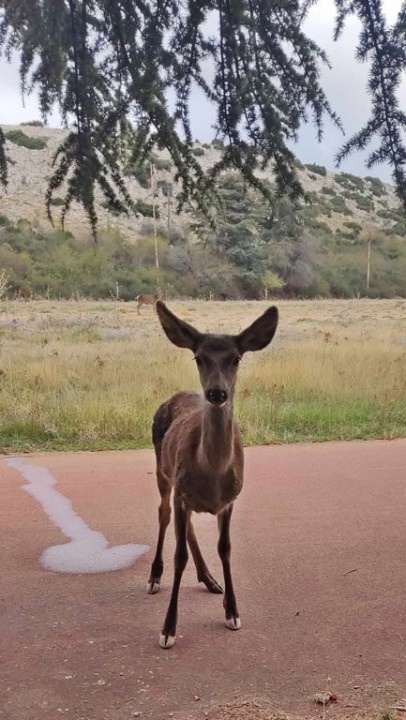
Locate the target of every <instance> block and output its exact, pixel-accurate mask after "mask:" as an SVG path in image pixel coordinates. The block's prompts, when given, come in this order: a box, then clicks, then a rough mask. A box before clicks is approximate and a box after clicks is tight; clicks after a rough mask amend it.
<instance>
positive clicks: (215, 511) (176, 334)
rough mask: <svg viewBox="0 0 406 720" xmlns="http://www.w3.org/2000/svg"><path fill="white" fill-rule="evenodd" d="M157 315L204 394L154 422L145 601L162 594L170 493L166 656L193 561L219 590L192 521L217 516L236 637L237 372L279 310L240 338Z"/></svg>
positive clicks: (177, 401)
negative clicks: (188, 355) (153, 538)
mask: <svg viewBox="0 0 406 720" xmlns="http://www.w3.org/2000/svg"><path fill="white" fill-rule="evenodd" d="M156 312H157V315H158V319H159V322H160V324H161V326H162V329H163V331H164V333H165V334H166V336H167V338H168V339H169V340H170V342H171V343H173V344H174V345H176V346H177V347H179V348H186V349H188V350H191V351H192V353H193V355H194V360H195V361H196V365H197V369H198V372H199V377H200V383H201V386H202V390H203V393H202V394H200V393H196V392H186V391H181V392H177V393H176V394H175V395H173V396H172V397H171V398H169V400H167V401H166V402H164V403H162V404H161V405H160V407H159V408H158V410H157V411H156V413H155V415H154V417H153V422H152V441H153V445H154V449H155V456H156V477H157V484H158V490H159V494H160V497H161V502H160V505H159V511H158V517H159V532H158V541H157V545H156V552H155V557H154V560H153V562H152V565H151V572H150V576H149V580H148V593H150V594H155V593H157V592H158V591H159V590H160V582H161V577H162V574H163V570H164V563H163V546H164V541H165V534H166V530H167V527H168V525H169V522H170V517H171V504H170V501H171V493H172V490H173V491H174V498H173V508H174V521H175V537H176V550H175V558H174V577H173V585H172V592H171V596H170V601H169V606H168V609H167V613H166V617H165V621H164V624H163V628H162V632H161V634H160V636H159V645H160V647H161V648H164V649H167V648H171V647H173V645H174V644H175V642H176V626H177V610H178V596H179V588H180V584H181V580H182V575H183V572H184V569H185V567H186V564H187V561H188V546H189V549H190V551H191V553H192V557H193V560H194V564H195V567H196V572H197V580H198V582H202V583H203V584H204V585H205V586H206V588H207V590H208V591H209V592H211V593H219V594H220V593H221V594H222V593H223V588H222V587H221V585H220V584H219V583H218V582H217V580H215V578H214V577H213V575H212V574H211V572H210V571H209V569H208V567H207V565H206V563H205V561H204V559H203V556H202V554H201V552H200V548H199V545H198V542H197V539H196V535H195V532H194V528H193V524H192V513H193V512H196V513H202V512H207V513H211V514H212V515H215V516H217V520H218V529H219V540H218V546H217V549H218V554H219V556H220V560H221V563H222V568H223V577H224V599H223V607H224V610H225V617H226V623H225V624H226V627H227V628H228V629H230V630H239V629H240V627H241V620H240V615H239V612H238V608H237V602H236V598H235V594H234V588H233V581H232V576H231V565H230V556H231V541H230V521H231V515H232V511H233V505H234V501H235V499H236V498H237V496H238V495H239V494H240V492H241V490H242V486H243V474H244V450H243V443H242V438H241V433H240V430H239V427H238V424H237V422H236V421H235V419H234V416H233V401H234V392H235V386H236V381H237V371H238V366H239V364H240V361H241V359H242V358H243V356H244V354H245V353H246V352H251V351H257V350H262V349H263V348H265V347H266V346H267V345H268V344H269V343H270V342H271V340H272V338H273V336H274V334H275V331H276V328H277V324H278V310H277V308H276V307H270V308H268V309H267V310H266V311H265V312H264V313H263V314H262V315H261V316H260V317H259V318H257V319H256V320H255V321H254V322H253V323H252V324H251V325H250V326H249V327H247V328H246V329H245V330H243V331H242V332H240V333H239V334H238V335H216V334H208V333H202V332H199V331H198V330H197V329H195V328H194V327H193V326H192V325H190V324H189V323H187V322H185V321H184V320H181V319H180V318H178V317H177V316H176V315H174V314H173V313H172V312H171V311H170V310H169V308H168V307H167V306H166V305H165V303H164V302H162V300H158V301H157V303H156Z"/></svg>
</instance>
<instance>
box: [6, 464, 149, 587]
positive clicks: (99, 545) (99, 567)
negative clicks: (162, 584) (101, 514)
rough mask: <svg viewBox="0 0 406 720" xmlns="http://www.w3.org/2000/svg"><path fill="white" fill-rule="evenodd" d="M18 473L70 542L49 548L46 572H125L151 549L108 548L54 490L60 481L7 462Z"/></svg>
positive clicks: (100, 535)
mask: <svg viewBox="0 0 406 720" xmlns="http://www.w3.org/2000/svg"><path fill="white" fill-rule="evenodd" d="M6 464H7V465H8V466H9V467H12V468H14V469H15V470H18V471H19V472H20V474H21V475H22V476H23V478H24V479H25V480H27V483H28V485H23V488H22V489H23V490H25V491H26V492H27V493H29V494H30V495H32V496H33V497H34V498H35V499H36V500H37V501H38V502H39V503H40V505H41V506H42V508H43V510H44V511H45V513H46V514H47V515H48V517H49V519H50V520H52V522H53V523H54V524H55V525H56V526H57V527H58V528H59V529H60V530H61V531H62V532H63V534H64V535H66V537H68V538H70V542H68V543H64V544H63V545H54V546H53V547H50V548H47V550H44V552H43V553H42V555H41V564H42V565H43V567H44V568H45V569H46V570H52V571H54V572H65V573H99V572H109V571H111V570H121V569H122V568H127V567H129V566H130V565H132V564H133V562H134V561H135V560H136V559H137V558H139V557H140V555H143V554H144V553H146V552H147V551H148V550H149V547H148V545H134V544H130V543H129V544H127V545H116V546H115V547H108V542H107V540H106V538H105V537H104V535H103V533H101V532H97V531H96V530H91V529H90V528H89V526H88V525H87V524H86V523H85V521H84V520H82V518H80V517H79V515H77V513H76V512H75V511H74V510H73V508H72V503H71V501H70V500H68V498H66V497H64V496H63V495H61V493H59V492H58V491H57V490H55V489H54V487H53V486H54V485H56V482H57V481H56V480H55V478H54V477H52V475H51V473H50V472H49V470H47V468H45V467H41V466H40V465H30V464H29V463H28V462H27V460H25V458H11V459H8V460H6Z"/></svg>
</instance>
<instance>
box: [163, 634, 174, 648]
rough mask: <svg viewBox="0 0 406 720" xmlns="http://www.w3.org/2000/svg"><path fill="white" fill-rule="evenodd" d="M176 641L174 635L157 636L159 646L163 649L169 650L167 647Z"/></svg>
mask: <svg viewBox="0 0 406 720" xmlns="http://www.w3.org/2000/svg"><path fill="white" fill-rule="evenodd" d="M175 642H176V637H175V635H160V636H159V647H161V648H163V649H164V650H169V648H171V647H173V646H174V645H175Z"/></svg>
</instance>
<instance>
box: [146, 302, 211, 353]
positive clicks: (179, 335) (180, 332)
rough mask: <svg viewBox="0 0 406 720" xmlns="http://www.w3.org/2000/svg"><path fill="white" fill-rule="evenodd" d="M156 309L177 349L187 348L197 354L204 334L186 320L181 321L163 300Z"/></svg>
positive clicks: (165, 330) (166, 332)
mask: <svg viewBox="0 0 406 720" xmlns="http://www.w3.org/2000/svg"><path fill="white" fill-rule="evenodd" d="M155 307H156V311H157V313H158V317H159V322H160V323H161V325H162V328H163V330H164V332H165V334H166V336H167V337H168V338H169V340H170V341H171V342H172V343H173V344H174V345H177V347H181V348H187V349H188V350H192V351H193V352H196V350H197V348H198V346H199V344H200V342H201V340H202V338H203V336H202V334H201V333H199V331H198V330H196V329H195V328H194V327H193V326H192V325H189V323H187V322H185V321H184V320H179V318H178V317H176V315H174V314H173V313H172V312H171V311H170V310H168V308H167V307H166V305H165V303H164V302H162V300H158V302H157V303H156V306H155Z"/></svg>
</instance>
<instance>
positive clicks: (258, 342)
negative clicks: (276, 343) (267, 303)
mask: <svg viewBox="0 0 406 720" xmlns="http://www.w3.org/2000/svg"><path fill="white" fill-rule="evenodd" d="M277 326H278V309H277V308H276V307H270V308H268V310H265V312H264V313H263V315H261V316H260V317H259V318H258V319H257V320H255V321H254V322H253V323H252V325H250V326H249V327H247V328H246V329H245V330H243V331H242V332H241V333H240V334H239V335H236V337H235V341H236V343H237V347H238V349H239V351H240V353H241V355H243V354H244V353H245V352H248V351H255V350H262V349H263V348H264V347H266V346H267V345H269V343H270V342H271V340H272V338H273V336H274V335H275V331H276V328H277Z"/></svg>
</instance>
